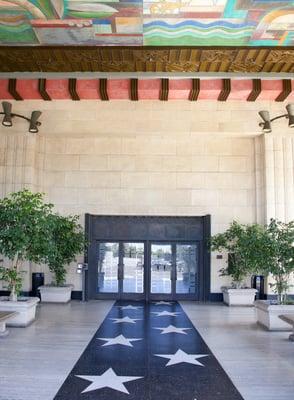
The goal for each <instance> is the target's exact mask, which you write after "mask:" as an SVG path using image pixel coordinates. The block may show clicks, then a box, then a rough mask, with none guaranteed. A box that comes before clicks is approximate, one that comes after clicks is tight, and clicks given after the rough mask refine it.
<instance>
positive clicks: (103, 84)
mask: <svg viewBox="0 0 294 400" xmlns="http://www.w3.org/2000/svg"><path fill="white" fill-rule="evenodd" d="M99 94H100V99H101V100H102V101H108V100H109V96H108V93H107V79H105V78H103V79H99Z"/></svg>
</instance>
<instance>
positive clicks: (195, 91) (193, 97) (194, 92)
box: [189, 78, 200, 101]
mask: <svg viewBox="0 0 294 400" xmlns="http://www.w3.org/2000/svg"><path fill="white" fill-rule="evenodd" d="M199 93H200V79H199V78H195V79H192V89H191V90H190V93H189V100H190V101H197V99H198V96H199Z"/></svg>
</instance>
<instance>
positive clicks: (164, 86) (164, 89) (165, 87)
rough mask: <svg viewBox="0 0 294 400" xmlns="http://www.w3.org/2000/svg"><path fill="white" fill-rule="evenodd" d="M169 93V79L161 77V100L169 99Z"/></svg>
mask: <svg viewBox="0 0 294 400" xmlns="http://www.w3.org/2000/svg"><path fill="white" fill-rule="evenodd" d="M168 93H169V79H167V78H162V79H161V88H160V93H159V100H161V101H167V100H168Z"/></svg>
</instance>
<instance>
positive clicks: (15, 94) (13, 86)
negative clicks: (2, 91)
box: [8, 79, 23, 101]
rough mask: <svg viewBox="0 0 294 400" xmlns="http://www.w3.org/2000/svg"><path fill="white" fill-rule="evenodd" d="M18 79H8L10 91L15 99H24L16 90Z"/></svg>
mask: <svg viewBox="0 0 294 400" xmlns="http://www.w3.org/2000/svg"><path fill="white" fill-rule="evenodd" d="M16 84H17V79H9V80H8V93H9V94H11V96H12V97H13V98H14V100H17V101H19V100H23V98H22V97H21V95H20V94H19V93H18V91H17V90H16Z"/></svg>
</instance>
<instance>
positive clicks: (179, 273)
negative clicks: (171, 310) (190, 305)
mask: <svg viewBox="0 0 294 400" xmlns="http://www.w3.org/2000/svg"><path fill="white" fill-rule="evenodd" d="M198 261H199V255H198V244H197V243H196V242H193V243H192V242H191V243H151V245H150V263H149V264H150V265H149V270H150V285H149V288H150V289H149V297H150V299H170V300H171V299H174V300H177V299H189V298H190V299H194V300H195V299H197V297H198V293H197V290H198V289H197V288H198V285H197V281H198Z"/></svg>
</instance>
